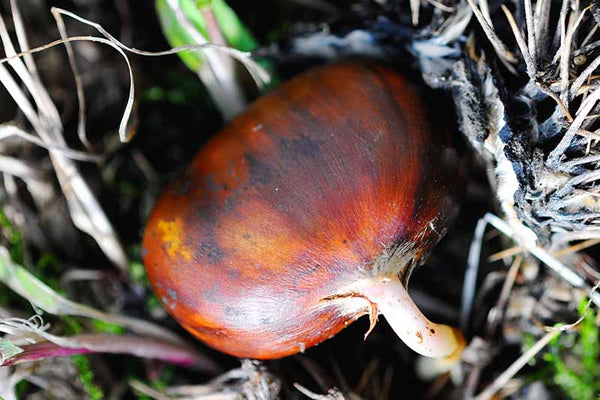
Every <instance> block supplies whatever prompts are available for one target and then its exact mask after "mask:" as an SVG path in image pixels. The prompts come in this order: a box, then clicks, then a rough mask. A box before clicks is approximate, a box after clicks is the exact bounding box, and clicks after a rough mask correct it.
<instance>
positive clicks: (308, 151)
mask: <svg viewBox="0 0 600 400" xmlns="http://www.w3.org/2000/svg"><path fill="white" fill-rule="evenodd" d="M278 142H279V143H278V144H279V149H280V152H281V155H282V156H283V157H284V159H288V158H290V157H293V158H296V157H298V156H301V157H305V158H312V159H314V160H319V159H320V157H321V149H320V146H319V143H318V142H317V141H315V140H314V139H312V138H310V137H308V136H306V135H300V137H299V138H297V139H293V140H287V139H284V138H279V140H278ZM293 158H291V159H293Z"/></svg>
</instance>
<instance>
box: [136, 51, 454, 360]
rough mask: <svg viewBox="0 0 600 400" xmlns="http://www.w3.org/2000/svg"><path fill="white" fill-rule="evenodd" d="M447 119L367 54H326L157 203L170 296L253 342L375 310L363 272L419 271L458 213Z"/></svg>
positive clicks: (221, 339)
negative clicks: (345, 58)
mask: <svg viewBox="0 0 600 400" xmlns="http://www.w3.org/2000/svg"><path fill="white" fill-rule="evenodd" d="M442 114H443V113H442ZM436 120H437V121H436ZM442 122H444V121H443V118H441V117H440V116H439V114H438V113H436V112H435V111H434V110H432V108H431V106H430V105H429V104H428V102H427V101H426V99H425V97H424V95H423V93H422V92H421V91H420V90H419V89H418V88H417V87H415V86H413V85H412V84H410V83H409V82H408V81H407V80H406V79H405V78H404V77H403V76H402V75H400V74H398V73H397V72H395V71H393V70H391V69H388V68H386V67H383V66H379V65H374V64H367V63H352V62H348V63H338V64H333V65H329V66H324V67H320V68H316V69H314V70H311V71H309V72H307V73H304V74H302V75H300V76H298V77H296V78H295V79H292V80H291V81H289V82H287V83H285V84H284V85H282V86H281V87H280V88H278V89H277V90H275V91H273V92H271V93H270V94H267V95H266V96H264V97H262V98H260V99H259V100H258V101H256V102H255V103H254V104H252V105H251V106H250V107H249V108H248V109H247V111H245V112H244V113H243V114H241V115H240V116H238V117H237V118H236V119H235V120H234V121H233V122H231V123H230V124H229V125H228V126H227V127H226V128H225V129H223V130H222V131H221V132H220V133H219V134H218V135H216V136H215V137H214V138H213V139H212V140H211V141H210V142H208V144H207V145H205V146H204V147H203V148H202V149H201V150H200V151H199V152H198V154H197V155H196V157H195V158H194V160H193V162H192V163H191V165H190V166H189V168H188V169H187V172H186V173H185V174H184V175H183V176H182V177H181V178H180V179H179V180H177V181H176V182H174V183H173V184H171V185H170V187H169V188H168V190H167V191H166V192H165V193H163V195H162V196H161V197H160V199H159V201H158V203H157V204H156V206H155V208H154V211H153V212H152V215H151V217H150V219H149V221H148V225H147V227H146V231H145V235H144V242H143V246H144V263H145V266H146V270H147V272H148V275H149V277H150V281H151V282H152V285H153V287H154V289H155V290H156V292H157V294H158V296H159V298H160V299H161V301H162V303H163V304H164V306H165V308H166V309H167V310H168V311H169V312H170V313H171V314H172V315H173V316H174V317H175V318H176V319H177V320H178V321H179V322H180V323H181V325H182V326H183V327H185V329H187V330H188V331H190V332H191V333H192V334H194V335H195V336H197V337H198V338H200V339H202V340H203V341H205V342H206V343H208V344H209V345H211V346H213V347H215V348H217V349H219V350H221V351H223V352H226V353H229V354H232V355H235V356H238V357H251V358H275V357H282V356H286V355H290V354H293V353H296V352H298V351H302V350H304V349H305V348H308V347H310V346H313V345H315V344H318V343H319V342H321V341H323V340H325V339H327V338H330V337H331V336H333V335H335V334H336V333H337V332H339V331H340V330H341V329H343V328H344V327H345V326H346V325H348V324H349V323H350V322H352V321H354V320H355V319H356V318H358V317H359V316H361V315H364V314H366V313H369V312H371V316H372V317H373V307H372V304H371V303H372V302H370V300H369V299H368V296H364V295H363V294H362V293H361V291H360V287H359V286H357V285H356V283H357V282H362V281H365V280H371V279H382V278H383V279H387V278H390V279H397V278H396V277H399V278H400V279H401V280H402V282H403V283H404V285H406V282H407V280H408V277H409V275H410V271H411V269H412V268H413V267H414V266H415V265H416V264H418V262H419V261H420V260H421V259H422V256H423V255H424V254H425V253H427V251H428V250H429V249H430V248H431V247H432V246H433V245H434V244H435V243H436V242H437V241H438V240H439V238H440V237H441V236H442V235H443V234H444V233H445V231H446V228H447V227H448V225H449V223H450V220H451V219H452V218H453V217H454V216H455V215H456V213H457V205H458V202H459V201H458V198H459V197H460V193H461V191H462V190H461V176H462V175H461V174H462V173H461V171H460V168H459V165H460V160H459V158H458V156H457V153H456V150H455V147H454V146H453V145H452V140H453V139H452V137H451V136H452V135H454V134H455V131H454V130H453V129H448V127H440V125H441V123H442ZM375 316H376V313H375ZM431 331H433V329H431ZM419 334H420V333H419V332H417V335H419Z"/></svg>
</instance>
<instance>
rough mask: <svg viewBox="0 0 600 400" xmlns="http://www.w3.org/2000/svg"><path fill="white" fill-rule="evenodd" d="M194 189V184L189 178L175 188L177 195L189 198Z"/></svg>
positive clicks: (182, 180) (181, 181)
mask: <svg viewBox="0 0 600 400" xmlns="http://www.w3.org/2000/svg"><path fill="white" fill-rule="evenodd" d="M191 188H192V183H191V182H190V178H189V177H185V178H183V179H181V180H180V181H179V182H178V184H177V185H176V186H175V190H174V192H175V194H177V195H179V196H187V195H188V193H190V190H191Z"/></svg>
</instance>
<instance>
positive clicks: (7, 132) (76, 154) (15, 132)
mask: <svg viewBox="0 0 600 400" xmlns="http://www.w3.org/2000/svg"><path fill="white" fill-rule="evenodd" d="M13 136H16V137H20V138H21V139H23V140H25V141H27V142H30V143H33V144H35V145H37V146H40V147H43V148H44V149H46V150H53V151H55V152H58V153H60V154H62V155H63V156H65V157H67V158H70V159H73V160H77V161H89V162H98V161H100V160H101V159H102V158H101V157H100V156H96V155H93V154H89V153H84V152H82V151H77V150H73V149H69V148H66V147H62V146H55V145H52V144H48V143H46V142H44V141H43V140H41V139H40V138H38V137H37V136H34V135H32V134H30V133H28V132H25V131H24V130H23V129H21V128H19V127H18V126H15V125H12V124H0V140H4V139H7V138H10V137H13Z"/></svg>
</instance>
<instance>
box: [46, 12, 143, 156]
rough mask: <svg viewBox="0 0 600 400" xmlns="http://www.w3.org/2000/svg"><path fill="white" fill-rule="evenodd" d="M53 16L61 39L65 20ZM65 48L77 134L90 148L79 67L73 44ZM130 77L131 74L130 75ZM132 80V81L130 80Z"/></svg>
mask: <svg viewBox="0 0 600 400" xmlns="http://www.w3.org/2000/svg"><path fill="white" fill-rule="evenodd" d="M52 15H53V16H54V20H55V21H56V27H57V28H58V32H59V33H60V37H61V38H62V39H66V38H67V36H68V35H67V28H66V27H65V22H64V21H63V19H62V17H61V16H60V14H55V13H52ZM65 49H66V50H67V57H68V58H69V65H70V66H71V71H72V72H73V77H74V78H75V90H76V92H77V103H78V108H79V109H78V117H79V118H78V121H77V136H78V137H79V140H80V141H81V143H83V145H84V146H85V147H86V148H87V149H88V150H89V149H91V147H92V146H91V144H90V142H89V141H88V139H87V134H86V131H85V125H86V123H85V96H84V94H83V83H82V82H81V74H80V73H79V68H78V67H77V62H76V61H75V56H74V54H73V45H72V44H71V43H70V42H65ZM130 78H131V75H130ZM131 82H132V81H131Z"/></svg>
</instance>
